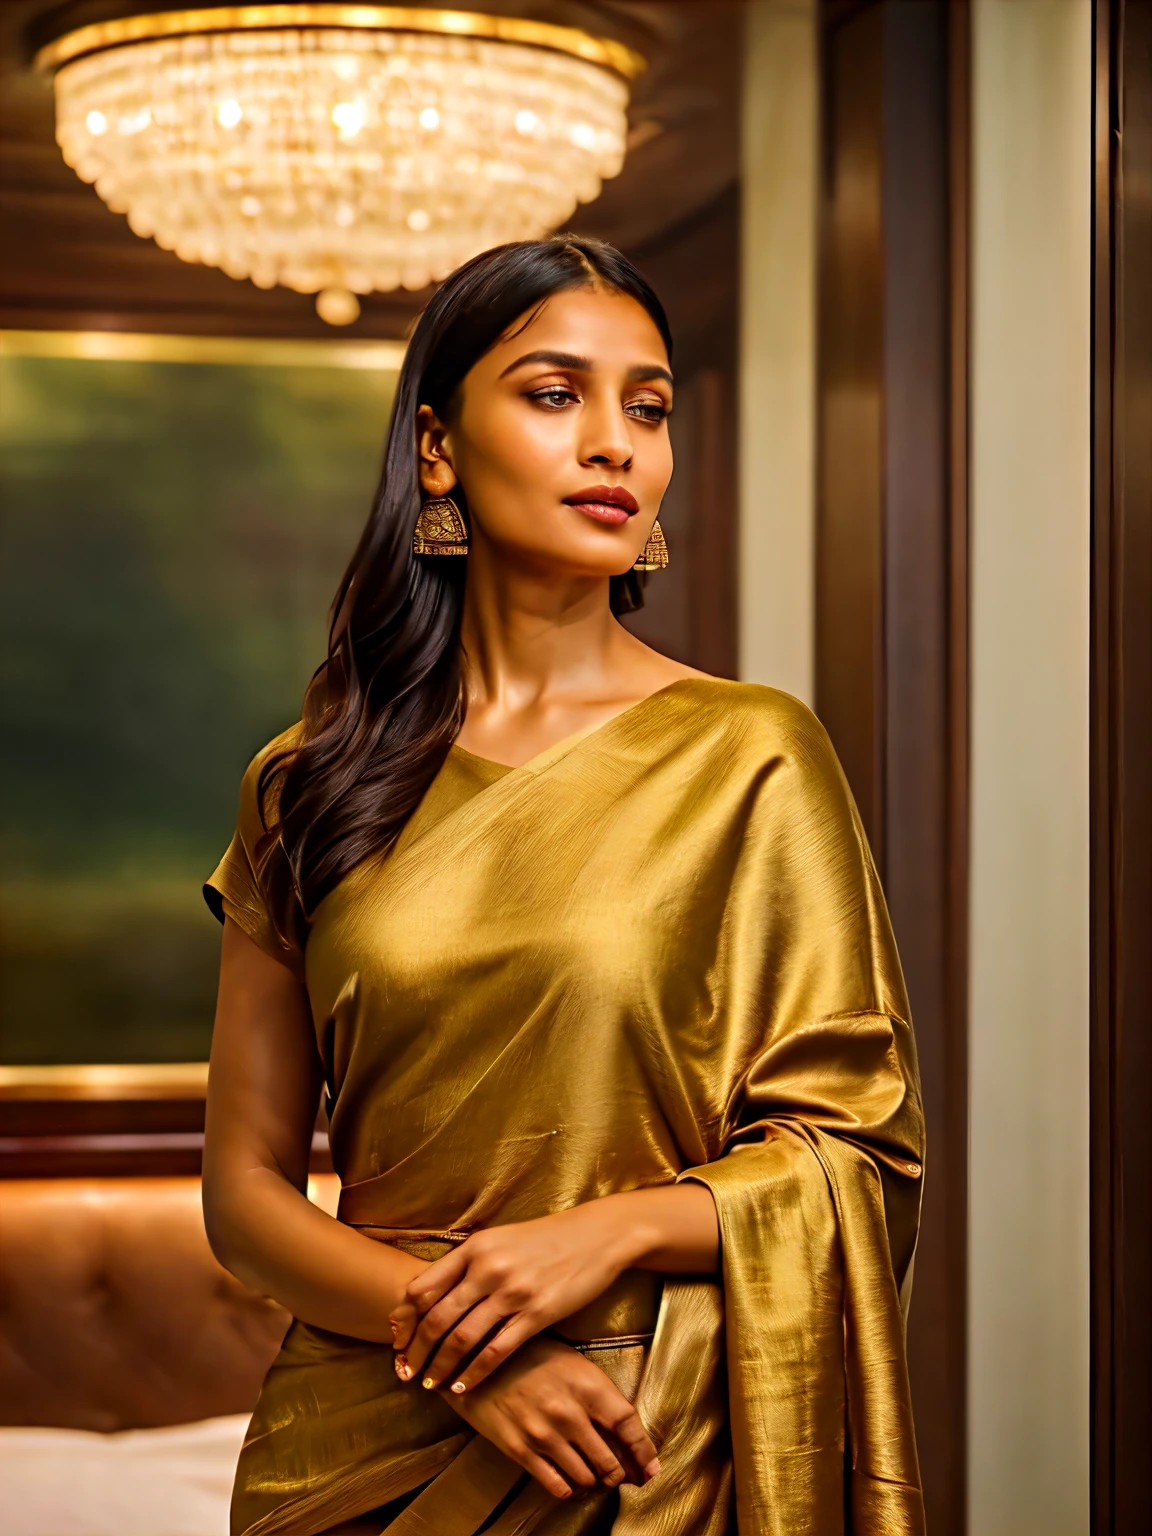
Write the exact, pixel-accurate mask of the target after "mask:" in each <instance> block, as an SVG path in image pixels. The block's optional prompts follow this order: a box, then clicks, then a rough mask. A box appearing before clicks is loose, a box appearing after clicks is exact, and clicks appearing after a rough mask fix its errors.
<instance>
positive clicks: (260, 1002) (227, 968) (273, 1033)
mask: <svg viewBox="0 0 1152 1536" xmlns="http://www.w3.org/2000/svg"><path fill="white" fill-rule="evenodd" d="M321 1082H322V1070H321V1064H320V1058H319V1053H318V1051H317V1048H316V1039H315V1035H314V1033H313V1028H312V1014H311V1009H310V1007H309V1003H308V995H307V993H306V991H305V989H304V986H303V984H302V982H300V981H299V980H298V979H297V977H296V976H295V975H294V974H293V972H292V971H291V970H289V969H288V968H287V967H286V966H285V965H283V964H281V963H280V962H279V961H278V960H275V959H273V958H272V956H271V955H269V954H268V953H267V952H266V951H265V950H263V949H261V948H260V946H259V945H257V944H256V943H254V942H253V940H252V939H251V938H249V937H248V935H247V934H246V933H245V932H244V931H243V930H242V929H241V928H240V927H239V926H238V925H237V924H236V923H234V922H233V921H232V920H231V919H229V920H227V921H226V922H225V925H224V940H223V945H222V948H221V957H220V990H219V995H218V999H217V1005H216V1024H215V1028H214V1030H213V1034H212V1055H211V1063H210V1066H209V1072H208V1103H207V1111H206V1119H205V1136H204V1202H205V1210H206V1212H207V1213H208V1215H209V1219H211V1216H212V1214H213V1212H214V1210H219V1207H220V1205H221V1203H222V1202H224V1201H226V1200H227V1198H228V1196H229V1194H230V1193H232V1192H233V1191H235V1189H236V1187H237V1181H238V1180H239V1179H240V1178H241V1177H242V1176H243V1174H244V1173H246V1172H248V1171H249V1170H251V1169H253V1168H266V1169H272V1170H274V1171H276V1172H278V1173H280V1174H282V1175H283V1177H284V1178H285V1179H286V1180H288V1182H289V1183H291V1184H293V1185H295V1187H296V1188H297V1189H300V1190H303V1189H305V1188H306V1186H307V1180H308V1160H309V1154H310V1151H311V1144H312V1130H313V1126H314V1124H315V1120H316V1109H317V1105H318V1102H319V1096H320V1086H321Z"/></svg>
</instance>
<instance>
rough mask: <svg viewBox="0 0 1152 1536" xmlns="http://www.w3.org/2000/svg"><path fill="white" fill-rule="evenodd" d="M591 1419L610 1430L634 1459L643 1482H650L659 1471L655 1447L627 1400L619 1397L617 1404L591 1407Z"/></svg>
mask: <svg viewBox="0 0 1152 1536" xmlns="http://www.w3.org/2000/svg"><path fill="white" fill-rule="evenodd" d="M613 1395H614V1396H615V1395H616V1394H613ZM592 1417H593V1418H594V1419H595V1420H596V1421H597V1422H598V1423H600V1424H603V1425H604V1427H605V1428H606V1429H610V1430H611V1431H612V1433H613V1434H614V1435H615V1436H616V1437H617V1439H618V1440H620V1441H621V1442H622V1443H623V1444H624V1446H625V1448H626V1449H627V1451H628V1453H629V1455H631V1456H632V1457H634V1458H635V1461H636V1465H637V1466H638V1467H639V1468H640V1469H641V1471H642V1472H643V1474H644V1481H645V1482H651V1480H652V1478H654V1477H655V1476H656V1474H657V1473H658V1472H659V1471H660V1458H659V1457H658V1456H657V1455H656V1447H655V1446H654V1445H653V1444H652V1441H651V1440H650V1438H649V1436H648V1431H647V1430H646V1429H645V1428H644V1425H643V1424H642V1423H641V1421H640V1415H639V1414H638V1413H637V1412H636V1410H635V1408H633V1406H632V1404H631V1403H630V1402H629V1401H628V1399H627V1398H626V1397H624V1396H622V1395H621V1396H620V1397H619V1401H618V1402H617V1403H607V1404H604V1406H603V1407H601V1408H596V1407H593V1409H592Z"/></svg>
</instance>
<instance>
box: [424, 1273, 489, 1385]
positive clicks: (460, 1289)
mask: <svg viewBox="0 0 1152 1536" xmlns="http://www.w3.org/2000/svg"><path fill="white" fill-rule="evenodd" d="M485 1299H486V1298H485V1297H484V1295H483V1293H482V1292H481V1291H480V1289H479V1287H478V1286H475V1285H473V1284H472V1283H471V1282H470V1281H468V1280H465V1281H464V1282H463V1283H462V1284H461V1285H458V1286H456V1288H455V1289H454V1290H451V1291H449V1292H448V1294H447V1296H445V1297H444V1298H443V1299H442V1300H441V1301H438V1302H437V1303H436V1305H435V1306H434V1307H433V1308H432V1310H431V1312H427V1313H425V1315H424V1316H423V1317H422V1318H421V1319H420V1322H419V1323H418V1325H417V1327H416V1332H415V1333H414V1334H413V1335H412V1338H411V1341H410V1343H409V1345H408V1348H407V1349H406V1350H405V1351H404V1353H405V1356H406V1358H407V1363H408V1365H409V1366H410V1367H411V1369H412V1374H413V1375H414V1376H415V1375H416V1374H418V1373H421V1374H422V1373H423V1371H424V1367H425V1365H426V1364H427V1363H428V1361H429V1357H430V1356H431V1355H432V1354H433V1353H434V1352H435V1351H437V1350H438V1349H439V1347H440V1345H441V1343H442V1342H443V1341H444V1340H445V1339H446V1338H447V1337H448V1335H449V1334H450V1333H451V1332H452V1330H453V1328H455V1327H456V1325H457V1323H459V1322H460V1320H461V1319H462V1318H464V1317H467V1316H468V1314H469V1312H471V1311H472V1309H473V1307H475V1306H476V1304H477V1303H478V1302H481V1301H484V1300H485Z"/></svg>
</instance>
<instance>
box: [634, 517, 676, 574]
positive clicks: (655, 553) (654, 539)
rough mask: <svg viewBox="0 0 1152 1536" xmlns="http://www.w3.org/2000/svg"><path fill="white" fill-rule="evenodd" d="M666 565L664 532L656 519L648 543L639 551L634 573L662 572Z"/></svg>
mask: <svg viewBox="0 0 1152 1536" xmlns="http://www.w3.org/2000/svg"><path fill="white" fill-rule="evenodd" d="M667 564H668V545H667V544H666V543H665V542H664V530H663V528H661V526H660V519H659V518H657V519H656V521H655V522H654V523H653V524H652V532H651V533H650V534H649V535H648V542H647V543H646V544H645V546H644V548H643V549H642V550H641V551H640V555H639V557H638V559H637V561H636V564H635V565H634V566H633V567H632V569H633V570H634V571H662V570H663V569H664V567H665V566H666V565H667Z"/></svg>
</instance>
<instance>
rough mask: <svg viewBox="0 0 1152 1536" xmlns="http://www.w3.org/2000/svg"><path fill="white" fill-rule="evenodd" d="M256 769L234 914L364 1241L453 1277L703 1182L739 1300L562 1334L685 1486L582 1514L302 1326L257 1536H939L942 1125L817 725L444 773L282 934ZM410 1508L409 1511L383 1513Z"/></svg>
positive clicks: (854, 828)
mask: <svg viewBox="0 0 1152 1536" xmlns="http://www.w3.org/2000/svg"><path fill="white" fill-rule="evenodd" d="M260 762H261V759H260V758H258V759H257V760H256V762H255V763H254V764H253V766H252V768H251V769H250V770H249V773H248V775H247V776H246V779H245V785H244V789H243V791H242V796H241V813H240V825H239V827H238V830H237V835H236V837H235V838H234V840H233V843H232V845H231V847H230V848H229V851H228V853H227V855H226V856H225V859H224V861H223V863H222V864H221V866H220V868H219V869H218V870H217V872H216V874H215V875H214V876H213V877H212V880H211V881H210V882H209V886H210V889H209V899H210V901H211V902H212V903H213V904H214V905H215V907H216V909H217V911H218V912H221V913H227V914H228V915H229V916H231V917H233V919H234V920H235V921H236V922H237V923H239V924H240V926H241V927H243V928H244V929H245V931H246V932H248V933H249V934H250V935H251V936H252V937H253V938H254V939H255V940H256V942H257V943H260V944H262V945H263V946H264V947H265V948H267V949H268V950H270V952H272V953H274V954H277V955H278V956H279V958H281V959H282V960H284V961H285V962H286V963H287V964H290V965H292V966H294V967H295V968H296V969H297V971H298V974H300V975H301V976H302V977H303V978H304V979H305V980H306V984H307V988H308V993H309V997H310V999H311V1004H312V1009H313V1016H314V1020H315V1025H316V1033H317V1040H318V1043H319V1049H320V1053H321V1056H322V1058H323V1061H324V1065H325V1070H326V1073H327V1078H328V1084H329V1092H330V1096H331V1105H332V1108H331V1140H332V1154H333V1160H334V1163H335V1166H336V1169H337V1171H338V1173H339V1174H340V1177H341V1180H342V1184H343V1193H342V1197H341V1201H340V1219H341V1220H342V1221H345V1222H348V1223H351V1224H352V1225H354V1226H356V1227H358V1228H360V1229H362V1230H363V1231H365V1232H366V1233H367V1234H368V1235H370V1236H373V1237H376V1238H377V1239H378V1240H381V1241H388V1242H394V1243H397V1244H398V1245H400V1246H403V1247H406V1248H408V1249H409V1250H410V1251H413V1252H418V1253H422V1254H427V1256H428V1257H433V1256H435V1255H436V1254H437V1253H440V1252H443V1251H445V1245H446V1244H448V1243H450V1242H452V1241H456V1240H459V1239H460V1238H461V1237H463V1236H464V1235H466V1234H467V1233H469V1232H472V1231H474V1230H476V1229H477V1228H480V1227H486V1226H491V1225H494V1224H497V1223H502V1222H510V1221H521V1220H524V1219H527V1218H530V1217H536V1216H540V1215H543V1214H545V1213H547V1212H549V1211H557V1210H561V1209H564V1208H566V1207H568V1206H571V1205H574V1204H577V1203H580V1202H584V1201H588V1200H595V1199H597V1198H598V1197H600V1196H603V1195H608V1194H612V1193H614V1192H616V1191H619V1190H630V1189H637V1188H643V1187H650V1186H656V1185H666V1184H670V1183H673V1182H675V1181H677V1180H680V1179H694V1180H697V1181H699V1182H700V1183H703V1184H705V1185H707V1187H708V1188H709V1190H710V1191H711V1193H712V1196H713V1198H714V1200H715V1203H716V1209H717V1213H718V1218H719V1227H720V1234H721V1252H722V1273H721V1275H719V1276H718V1277H717V1278H715V1279H707V1280H705V1279H699V1280H697V1279H691V1278H670V1279H668V1280H667V1281H666V1282H665V1283H664V1284H663V1286H661V1285H660V1282H659V1279H658V1278H657V1277H653V1276H650V1275H642V1274H639V1273H629V1274H626V1275H624V1276H622V1277H621V1280H620V1281H619V1282H618V1283H617V1285H616V1286H614V1287H613V1288H612V1290H611V1291H610V1292H609V1293H608V1294H607V1295H606V1296H605V1297H603V1298H601V1300H600V1301H599V1302H598V1303H596V1304H594V1305H593V1306H592V1307H590V1308H587V1309H585V1311H584V1312H582V1313H581V1314H579V1315H578V1316H577V1317H575V1318H572V1319H569V1320H568V1321H567V1322H566V1323H565V1324H564V1325H562V1326H563V1331H564V1332H565V1333H566V1334H567V1336H568V1337H569V1338H571V1339H572V1340H573V1341H574V1342H576V1343H577V1345H578V1347H580V1348H582V1349H585V1350H587V1351H588V1352H589V1354H590V1356H591V1358H592V1359H594V1360H595V1361H596V1363H597V1364H599V1365H600V1366H601V1367H602V1368H603V1369H604V1370H606V1371H607V1372H608V1374H609V1375H610V1376H611V1377H612V1378H613V1380H615V1381H616V1382H617V1384H618V1385H620V1386H621V1388H622V1390H624V1391H625V1392H626V1394H627V1395H628V1396H629V1397H630V1398H632V1400H633V1401H635V1402H636V1404H637V1406H638V1408H639V1410H640V1413H641V1416H642V1418H643V1419H644V1422H645V1424H646V1425H647V1427H648V1429H649V1431H650V1432H651V1434H652V1436H653V1439H654V1440H655V1443H656V1445H657V1447H658V1449H659V1451H660V1457H661V1462H662V1464H663V1468H664V1470H663V1472H662V1473H661V1475H660V1476H659V1477H657V1478H656V1479H655V1480H654V1481H653V1482H652V1483H651V1484H649V1485H648V1486H646V1487H645V1488H643V1489H636V1488H631V1487H628V1488H624V1489H622V1490H620V1491H618V1492H611V1493H609V1492H602V1493H598V1494H594V1495H591V1496H589V1497H586V1498H581V1499H578V1500H572V1501H559V1500H555V1499H553V1498H551V1497H550V1496H549V1495H547V1494H545V1493H543V1492H542V1490H541V1489H540V1488H539V1487H538V1485H537V1484H535V1483H534V1482H531V1481H530V1480H528V1479H526V1478H525V1477H523V1476H522V1475H521V1474H520V1472H519V1469H518V1468H516V1467H515V1466H513V1465H512V1464H511V1463H510V1462H508V1461H507V1460H506V1459H505V1458H504V1457H503V1456H501V1455H500V1454H499V1453H498V1452H496V1451H495V1450H494V1448H493V1447H492V1446H490V1445H489V1444H488V1442H487V1441H485V1440H483V1439H482V1438H480V1437H477V1436H475V1435H474V1434H473V1433H472V1431H471V1430H470V1429H468V1427H467V1426H466V1425H465V1424H464V1423H463V1421H462V1420H460V1419H459V1418H458V1417H457V1416H456V1415H455V1413H454V1412H453V1410H452V1408H451V1406H450V1405H449V1404H447V1403H445V1402H444V1401H443V1400H442V1399H441V1398H440V1397H439V1396H438V1395H437V1394H434V1393H429V1392H424V1391H422V1390H420V1389H419V1388H417V1387H415V1386H404V1385H402V1384H401V1383H400V1382H398V1380H397V1379H396V1376H395V1374H394V1372H393V1369H392V1352H391V1350H390V1349H388V1348H385V1347H383V1346H380V1345H377V1344H369V1343H365V1342H362V1341H359V1340H356V1339H352V1338H344V1337H341V1336H338V1335H335V1334H330V1333H325V1332H323V1331H322V1330H320V1329H317V1328H313V1327H310V1326H307V1325H306V1324H303V1323H300V1322H296V1323H294V1324H293V1326H292V1328H291V1329H290V1331H289V1334H288V1337H287V1339H286V1340H285V1344H284V1348H283V1351H282V1353H281V1355H280V1357H279V1358H278V1360H277V1361H276V1363H275V1364H274V1366H273V1367H272V1370H271V1372H270V1373H269V1376H268V1379H267V1382H266V1384H265V1386H264V1390H263V1393H262V1395H261V1398H260V1402H259V1405H258V1407H257V1409H256V1412H255V1415H254V1417H253V1420H252V1426H251V1429H250V1431H249V1434H248V1438H247V1440H246V1442H245V1446H244V1451H243V1454H242V1456H241V1460H240V1467H239V1472H238V1476H237V1482H236V1491H235V1496H234V1501H233V1530H234V1533H235V1536H279V1533H285V1536H314V1533H317V1532H321V1531H324V1530H326V1529H327V1528H328V1527H330V1526H332V1525H335V1524H336V1523H338V1522H339V1521H341V1520H346V1519H349V1518H350V1517H352V1516H354V1515H356V1514H358V1513H361V1512H363V1511H366V1510H375V1509H377V1508H380V1507H381V1506H385V1505H389V1506H390V1508H389V1511H388V1513H387V1515H386V1516H385V1517H382V1522H381V1523H382V1525H383V1524H384V1523H385V1520H386V1528H387V1530H388V1531H389V1532H390V1533H392V1536H474V1533H476V1532H478V1531H480V1530H484V1531H485V1532H491V1533H493V1536H523V1533H527V1532H529V1531H536V1532H537V1533H539V1536H569V1533H571V1536H577V1533H579V1536H588V1533H593V1532H595V1533H601V1532H604V1533H607V1532H611V1533H612V1536H640V1533H644V1536H732V1533H736V1532H738V1533H739V1536H800V1533H804V1532H807V1533H814V1536H838V1533H842V1532H843V1533H848V1532H853V1533H870V1536H871V1533H875V1536H916V1533H920V1532H922V1531H923V1523H924V1522H923V1509H922V1501H921V1496H920V1491H919V1478H918V1472H917V1466H916V1453H915V1446H914V1439H913V1431H912V1417H911V1408H910V1403H909V1391H908V1380H907V1372H906V1366H905V1356H904V1318H903V1303H905V1302H906V1299H907V1295H906V1293H907V1289H908V1279H909V1276H910V1271H911V1264H912V1255H913V1249H914V1246H915V1241H916V1230H917V1222H918V1218H919V1208H920V1180H921V1164H922V1161H923V1127H922V1115H921V1106H920V1098H919V1088H918V1083H917V1074H916V1058H915V1048H914V1044H913V1039H912V1032H911V1028H910V1024H909V1014H908V1004H907V1000H906V998H905V994H904V986H903V982H902V979H901V974H900V966H899V961H898V959H897V956H896V951H895V947H894V944H893V940H892V935H891V931H890V928H889V923H888V917H887V913H886V910H885V906H884V900H883V896H882V894H881V891H880V888H879V884H878V882H877V878H876V874H875V871H874V868H873V865H872V861H871V858H870V856H869V853H868V848H867V844H866V842H865V839H864V836H863V832H862V829H861V826H860V821H859V818H858V816H857V814H856V810H855V807H854V805H853V803H852V799H851V796H850V794H849V792H848V789H847V786H846V784H845V781H844V777H843V774H842V773H841V771H840V768H839V765H838V763H837V761H836V758H835V755H834V753H833V751H832V748H831V746H830V744H829V742H828V739H827V737H826V735H825V733H824V731H823V729H822V728H821V727H820V725H819V724H818V723H817V722H816V720H815V719H814V717H813V716H812V715H811V714H810V713H809V711H808V710H807V709H806V708H805V707H804V706H803V705H802V704H800V703H798V702H797V701H796V700H795V699H792V698H790V697H789V696H788V695H786V694H782V693H778V692H776V691H775V690H772V689H769V688H763V687H760V686H757V685H753V684H742V683H728V682H722V681H719V680H711V679H708V680H704V679H701V680H697V679H688V680H685V681H682V682H679V683H675V684H672V685H671V686H670V687H668V688H665V689H662V690H661V691H660V692H659V693H657V694H654V695H653V696H652V697H651V698H649V699H646V700H644V701H642V702H641V703H639V704H637V705H634V706H633V707H632V708H631V709H629V710H626V711H625V712H624V713H623V714H621V715H618V716H617V717H616V718H615V719H613V720H610V721H609V722H608V723H607V724H606V725H603V726H601V727H599V728H598V729H597V730H595V731H592V732H589V733H586V734H584V735H582V736H579V737H575V738H570V739H569V740H567V741H565V742H561V743H559V744H557V745H556V746H555V747H553V748H551V749H550V750H548V751H546V752H544V753H542V754H541V755H540V756H538V757H536V758H533V759H532V760H531V761H530V762H528V763H526V764H524V765H523V766H522V767H520V768H516V769H505V768H503V767H501V766H500V765H497V764H491V763H485V762H484V760H482V759H478V758H475V757H473V756H471V754H469V753H467V752H463V751H462V750H461V749H459V748H453V750H452V751H451V752H450V753H449V755H448V758H447V760H446V761H445V764H444V767H443V769H442V770H441V773H440V775H439V776H438V778H437V779H436V780H435V782H434V783H433V785H432V787H431V788H430V790H429V792H428V795H427V796H426V797H425V801H424V802H423V804H422V805H421V807H420V809H419V810H418V811H417V813H416V815H415V816H414V817H413V819H412V821H411V822H409V824H408V826H407V827H406V829H405V832H404V835H403V837H402V839H401V841H400V842H399V843H398V844H397V845H396V847H395V848H394V849H393V850H392V852H391V853H390V854H389V855H388V856H387V857H385V858H383V859H378V860H374V861H370V862H368V863H365V864H363V865H361V866H360V867H359V868H357V869H356V870H355V871H354V872H353V873H352V874H351V875H350V876H349V877H348V878H347V879H345V880H344V881H343V883H342V884H341V885H340V886H339V887H338V888H337V889H336V890H335V891H333V892H332V893H331V894H330V895H329V896H327V897H326V898H325V900H324V901H323V902H322V903H321V904H320V907H319V908H318V910H317V912H316V914H315V916H314V920H313V922H312V925H311V929H310V932H309V934H308V938H307V944H306V947H304V948H303V949H301V947H300V945H299V944H298V943H297V942H296V941H294V940H293V938H292V936H291V931H290V925H289V924H287V923H286V922H284V921H282V920H280V919H279V918H277V917H276V915H275V914H269V913H268V912H267V910H266V909H265V908H264V906H263V904H262V901H261V898H260V894H259V888H258V886H257V884H256V881H255V877H254V875H253V873H252V856H253V849H254V847H255V842H256V839H257V838H258V837H259V834H260V830H261V829H260V821H259V814H258V811H257V809H256V797H255V779H256V774H257V772H258V769H259V765H260ZM393 1501H395V1502H393Z"/></svg>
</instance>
